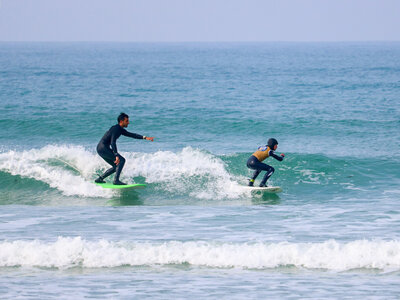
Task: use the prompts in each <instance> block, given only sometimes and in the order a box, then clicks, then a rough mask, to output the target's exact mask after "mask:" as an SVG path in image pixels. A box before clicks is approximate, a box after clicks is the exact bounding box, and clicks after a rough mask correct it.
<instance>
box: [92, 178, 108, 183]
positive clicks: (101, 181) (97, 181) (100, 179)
mask: <svg viewBox="0 0 400 300" xmlns="http://www.w3.org/2000/svg"><path fill="white" fill-rule="evenodd" d="M94 182H96V183H106V182H105V181H104V180H103V178H102V177H99V178H97V179H96V180H95V181H94Z"/></svg>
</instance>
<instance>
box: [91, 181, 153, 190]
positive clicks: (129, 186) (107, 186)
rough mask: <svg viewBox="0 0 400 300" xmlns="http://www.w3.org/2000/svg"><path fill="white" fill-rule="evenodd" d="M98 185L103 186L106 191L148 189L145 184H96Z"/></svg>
mask: <svg viewBox="0 0 400 300" xmlns="http://www.w3.org/2000/svg"><path fill="white" fill-rule="evenodd" d="M96 185H98V186H101V187H102V188H105V189H119V190H125V189H144V188H145V187H146V185H145V184H141V183H135V184H127V185H114V184H112V183H96Z"/></svg>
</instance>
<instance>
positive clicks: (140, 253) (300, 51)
mask: <svg viewBox="0 0 400 300" xmlns="http://www.w3.org/2000/svg"><path fill="white" fill-rule="evenodd" d="M120 112H125V113H127V114H129V116H130V125H129V127H128V128H127V129H128V130H129V131H132V132H135V133H139V134H142V135H146V136H154V137H155V139H154V142H149V141H143V140H135V139H130V138H126V137H123V136H122V137H121V138H120V139H119V140H118V149H119V151H120V153H121V154H122V155H123V156H124V157H125V158H126V160H127V162H126V164H125V167H124V170H123V173H122V177H121V179H122V180H123V181H126V182H129V183H131V182H136V183H146V184H147V188H146V189H145V190H140V191H133V190H131V191H111V190H107V189H102V188H101V187H98V186H96V185H94V184H93V180H94V179H95V178H96V176H97V175H96V174H99V173H102V172H104V171H105V170H106V169H107V168H108V166H107V164H106V163H105V162H104V161H103V160H102V159H101V158H100V157H99V156H98V155H97V154H96V151H95V149H96V145H97V143H98V141H99V139H100V138H101V137H102V135H103V134H104V132H105V131H106V130H108V128H109V127H110V126H112V125H114V124H116V118H117V116H118V114H119V113H120ZM270 137H274V138H276V139H277V140H278V141H279V146H278V150H277V152H278V153H281V152H283V153H285V154H286V157H285V159H284V160H283V161H282V162H279V161H277V160H274V159H273V158H269V159H268V160H267V161H265V162H266V163H268V164H270V165H272V166H273V167H274V168H275V174H274V175H273V177H272V178H271V179H270V181H269V184H270V185H278V186H281V187H282V189H283V192H282V193H280V194H264V195H254V194H251V192H250V191H249V190H248V189H245V188H243V187H242V186H243V185H245V184H246V183H247V179H248V178H249V176H250V175H251V171H250V170H248V168H247V167H246V161H247V159H248V157H249V156H250V155H251V154H252V153H253V152H254V151H255V150H256V149H257V147H258V146H261V145H265V144H266V142H267V140H268V139H269V138H270ZM262 176H263V174H261V175H260V176H259V178H258V179H257V181H256V183H258V182H259V181H260V180H261V178H262ZM110 180H111V179H110ZM399 186H400V44H399V43H222V44H218V43H215V44H208V43H199V44H191V43H187V44H151V43H149V44H135V43H120V44H119V43H1V44H0V204H1V205H0V297H1V298H2V299H15V298H31V299H35V298H36V299H55V298H57V299H69V298H78V299H79V298H114V299H133V298H140V299H141V298H156V299H174V298H178V299H179V298H191V297H195V298H225V299H243V298H250V299H259V298H264V299H267V298H268V299H271V298H272V299H273V298H275V299H278V298H292V299H295V298H319V299H322V298H332V299H333V298H336V299H344V298H361V297H363V298H372V299H396V298H398V295H399V294H400V284H399V283H400V203H399V201H400V187H399Z"/></svg>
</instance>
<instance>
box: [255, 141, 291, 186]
mask: <svg viewBox="0 0 400 300" xmlns="http://www.w3.org/2000/svg"><path fill="white" fill-rule="evenodd" d="M270 156H272V157H273V158H275V159H277V160H279V161H282V160H283V157H282V156H278V155H276V154H275V153H274V150H272V149H271V148H270V147H269V146H267V145H265V146H261V147H258V150H257V151H256V152H254V153H253V154H252V155H251V156H250V158H249V159H248V160H247V167H248V168H250V169H253V170H255V171H254V174H253V176H252V177H251V178H250V184H249V185H253V183H254V180H255V179H256V178H257V176H258V175H259V174H260V173H261V171H267V173H266V174H265V176H264V178H263V180H262V181H261V183H260V186H265V184H266V182H267V180H268V179H269V178H270V177H271V176H272V174H274V172H275V169H274V168H273V167H271V166H269V165H267V164H264V163H262V161H264V160H265V159H267V158H268V157H270Z"/></svg>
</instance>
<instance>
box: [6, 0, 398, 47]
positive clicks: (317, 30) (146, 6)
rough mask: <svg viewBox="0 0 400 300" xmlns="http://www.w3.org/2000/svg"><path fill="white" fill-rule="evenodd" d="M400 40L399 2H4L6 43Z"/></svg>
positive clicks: (109, 0) (335, 0)
mask: <svg viewBox="0 0 400 300" xmlns="http://www.w3.org/2000/svg"><path fill="white" fill-rule="evenodd" d="M382 40H383V41H400V0H374V1H372V0H274V1H272V0H0V41H172V42H180V41H382Z"/></svg>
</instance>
